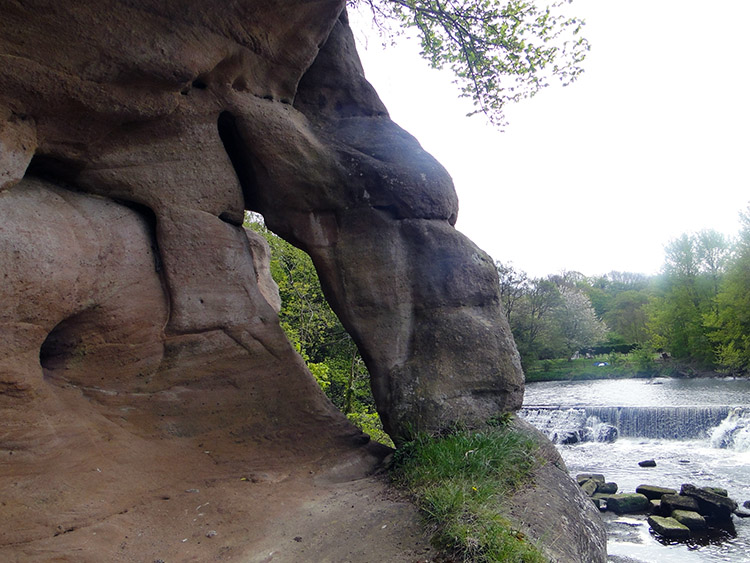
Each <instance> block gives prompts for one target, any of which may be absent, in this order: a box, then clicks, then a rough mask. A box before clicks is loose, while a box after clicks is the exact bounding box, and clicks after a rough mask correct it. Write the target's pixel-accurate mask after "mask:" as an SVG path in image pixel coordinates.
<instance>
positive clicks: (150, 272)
mask: <svg viewBox="0 0 750 563" xmlns="http://www.w3.org/2000/svg"><path fill="white" fill-rule="evenodd" d="M0 14H2V17H0V85H1V86H2V88H0V265H1V266H2V272H3V285H2V287H3V290H2V306H1V307H0V415H1V416H2V427H1V429H0V456H2V457H1V458H0V490H2V491H3V495H4V496H3V497H2V499H0V500H2V506H0V513H2V515H3V518H2V519H3V522H13V523H14V524H13V525H11V526H8V525H4V526H3V527H2V529H0V548H2V549H12V550H15V551H8V552H7V553H9V554H10V555H12V556H16V557H19V556H21V557H23V556H24V555H25V556H28V557H29V558H31V559H39V560H43V559H44V555H43V554H45V553H65V552H67V551H68V550H71V549H74V547H75V548H76V549H78V548H79V547H80V549H81V552H80V554H81V558H80V559H77V560H87V558H89V559H91V560H97V557H99V556H101V553H103V552H104V551H106V550H107V549H108V548H109V547H110V546H112V545H115V544H118V545H121V548H122V550H123V551H122V554H121V555H122V557H123V558H126V559H127V558H128V557H152V558H153V557H156V556H157V555H159V554H162V555H166V556H171V557H178V558H179V557H182V556H184V555H185V554H186V553H188V552H186V551H185V549H188V547H186V545H185V544H186V543H188V544H190V545H192V546H194V548H193V549H194V552H190V553H192V555H193V556H195V557H198V558H199V560H206V559H201V557H207V556H208V555H207V554H209V553H210V554H212V555H211V556H212V557H213V556H214V555H215V553H216V545H214V546H212V547H207V545H206V544H210V541H209V540H207V539H206V538H209V539H210V538H213V537H218V536H217V534H216V533H214V534H213V535H211V534H208V535H206V533H207V532H206V530H204V529H203V527H201V526H203V524H202V523H201V522H198V520H199V517H198V516H195V518H193V516H194V515H193V513H192V512H191V513H190V518H187V517H185V518H184V522H182V521H181V520H180V517H178V516H177V515H182V514H183V508H184V513H185V514H187V512H188V508H187V507H188V505H189V506H190V511H193V507H192V505H193V504H195V505H199V504H200V506H201V507H203V506H205V507H209V506H210V503H211V502H213V503H214V505H213V506H211V508H206V509H205V512H198V513H197V514H200V515H201V517H205V516H204V514H205V513H207V511H209V510H212V509H214V508H216V506H217V505H221V504H222V503H223V506H224V507H225V508H224V510H223V511H219V510H218V509H216V513H215V514H213V516H214V521H215V522H224V523H225V524H226V522H225V521H224V520H222V517H221V514H227V513H228V511H229V512H231V514H232V519H231V520H232V522H233V524H232V525H231V526H230V525H228V524H227V527H226V529H225V530H226V531H225V534H224V538H225V539H224V540H223V542H224V543H223V544H222V548H221V549H223V550H224V551H223V552H222V553H224V554H225V556H226V558H231V557H234V556H242V557H250V556H248V553H249V552H248V551H247V550H248V549H250V548H248V546H249V545H253V546H254V547H253V548H252V549H254V550H255V551H254V552H253V553H258V554H259V553H261V552H262V551H263V549H264V546H265V544H263V541H270V540H269V539H268V538H272V537H275V536H274V535H273V534H274V533H276V534H279V533H282V532H280V531H279V530H278V529H275V530H274V531H273V532H271V531H269V526H270V524H269V522H271V521H272V517H273V515H274V514H275V512H274V511H276V512H278V510H279V506H280V504H279V503H281V505H283V504H284V499H286V501H288V502H290V503H292V502H297V504H299V503H300V502H302V501H300V500H299V499H301V498H302V499H308V500H309V499H310V498H312V497H310V495H311V494H312V493H310V490H312V489H311V487H312V488H314V487H315V486H317V485H316V484H320V483H323V482H324V481H325V482H326V483H331V482H346V481H351V479H352V478H354V477H356V476H361V475H364V474H366V473H367V472H368V471H370V470H371V469H372V468H373V467H375V466H376V465H377V463H378V461H379V460H380V459H381V458H382V457H383V456H384V455H385V453H387V452H386V451H385V449H384V448H381V447H379V446H378V445H377V444H367V439H366V437H364V436H363V435H361V433H359V432H358V431H357V430H355V429H354V428H353V427H351V426H350V425H349V424H348V422H347V421H346V419H345V418H344V417H343V416H342V415H340V413H338V412H337V411H336V410H335V409H334V408H333V407H332V405H331V404H330V403H329V401H328V400H327V399H326V398H325V396H324V395H323V393H322V392H321V391H320V389H319V388H318V387H317V385H316V383H315V381H314V379H313V378H312V376H311V375H310V374H309V372H308V371H307V369H306V367H305V365H304V362H303V361H302V360H301V358H300V357H299V356H298V355H297V354H296V353H295V352H294V351H293V349H292V348H291V346H290V345H289V343H288V341H287V340H286V338H285V336H284V334H283V332H282V331H281V329H280V327H279V323H278V319H277V311H278V294H277V293H275V287H274V285H273V282H272V281H271V280H270V278H269V274H268V255H267V249H266V247H265V245H264V243H263V241H262V240H260V239H259V237H257V236H256V235H254V234H253V233H250V232H246V231H245V230H244V229H243V228H242V221H243V214H244V211H245V210H246V209H249V210H253V211H257V212H260V213H262V214H263V216H264V217H265V220H266V223H267V225H268V226H269V227H270V228H271V229H272V230H273V231H275V232H276V233H278V234H279V235H280V236H282V237H284V238H285V239H287V240H289V241H291V242H292V243H294V244H295V245H297V246H299V247H300V248H302V249H304V250H305V251H306V252H307V253H309V254H310V255H311V256H312V258H313V261H314V263H315V266H316V268H317V270H318V273H319V275H320V278H321V281H322V283H323V286H324V290H325V293H326V296H327V298H328V299H329V301H330V303H331V305H332V307H333V309H334V310H335V312H336V313H337V314H338V315H339V317H340V318H341V319H342V321H343V323H344V325H345V326H346V328H347V330H349V331H350V333H351V334H352V336H353V337H354V339H355V341H356V343H357V345H358V346H359V348H360V350H361V352H362V355H363V357H364V359H365V361H366V363H367V366H368V368H369V370H370V373H371V374H372V388H373V394H374V396H375V399H376V402H377V405H378V410H379V412H380V414H381V417H382V419H383V422H384V425H385V427H386V429H387V431H388V432H389V433H390V434H391V435H392V436H394V438H396V439H397V440H399V439H401V438H403V437H405V436H407V435H408V434H409V433H410V432H413V431H415V430H428V431H429V430H436V429H439V428H442V427H444V426H447V425H449V424H451V423H453V422H456V421H465V422H468V423H474V422H479V421H483V420H486V419H487V418H489V417H490V416H493V415H495V414H498V413H500V412H504V411H512V410H515V409H517V408H518V407H519V406H520V404H521V399H522V392H523V376H522V373H521V369H520V364H519V360H518V355H517V352H516V350H515V346H514V344H513V340H512V337H511V335H510V331H509V329H508V326H507V322H506V321H505V319H504V318H503V316H502V313H501V311H500V307H499V299H498V290H497V280H496V274H495V271H494V267H493V264H492V261H491V260H490V259H489V257H488V256H487V255H486V254H485V253H483V252H482V251H481V250H480V249H478V248H477V247H476V246H475V245H474V244H473V243H471V242H470V241H469V240H468V239H466V238H465V237H464V236H463V235H461V234H460V233H459V232H458V231H456V230H455V229H454V227H453V224H454V223H455V220H456V214H457V201H456V196H455V192H454V190H453V186H452V183H451V179H450V177H449V175H448V174H447V172H446V171H445V170H444V169H443V168H442V167H441V166H440V165H439V164H438V163H437V162H436V161H435V160H434V159H433V158H432V157H431V156H430V155H428V154H427V153H426V152H424V151H423V150H422V148H421V147H420V145H419V143H418V142H417V141H416V140H415V139H414V138H413V137H411V136H410V135H409V134H408V133H406V132H405V131H403V130H402V129H400V128H399V127H398V126H397V125H396V124H395V123H393V122H392V121H391V120H390V118H389V117H388V113H387V111H386V109H385V108H384V107H383V105H382V103H381V102H380V100H379V99H378V97H377V95H376V94H375V92H374V91H373V89H372V88H371V86H370V85H369V84H368V83H367V82H366V80H365V78H364V74H363V70H362V68H361V66H360V63H359V59H358V57H357V54H356V51H355V48H354V44H353V40H352V36H351V32H350V30H349V27H348V23H347V18H346V12H345V11H344V3H343V2H342V1H340V0H322V1H319V2H312V3H310V2H298V1H295V0H268V1H263V0H241V1H237V2H231V3H226V4H218V5H217V4H216V3H215V2H208V1H206V0H184V1H180V2H171V1H170V2H165V1H163V0H159V1H156V0H122V1H114V0H97V1H96V2H93V1H89V0H79V1H75V2H74V1H60V2H54V3H49V2H42V1H30V2H15V1H10V0H0ZM318 474H319V475H320V479H323V481H316V480H315V479H316V478H317V476H318ZM323 475H325V478H324V477H323ZM279 482H284V483H286V485H285V487H284V491H283V492H282V491H279V490H278V489H276V488H274V484H276V483H279ZM247 483H253V484H254V485H256V488H255V489H253V492H252V493H251V492H249V490H248V489H247V485H246V484H247ZM191 484H194V485H195V486H190V485H191ZM305 484H306V485H305ZM240 487H245V489H240ZM305 487H307V488H305ZM303 489H304V490H303ZM206 490H208V491H213V495H214V496H213V497H212V499H213V500H208V499H207V498H203V497H201V498H200V499H198V498H197V496H196V497H195V499H196V500H200V502H193V500H194V498H193V497H191V496H190V495H191V494H194V495H199V494H203V493H200V492H199V491H204V492H205V491H206ZM243 495H249V497H250V498H252V499H253V500H252V502H250V503H249V504H248V503H247V502H246V501H245V502H244V503H243V502H242V501H239V500H237V499H238V498H240V497H243ZM285 495H286V496H285ZM305 495H307V496H305ZM243 498H244V497H243ZM264 499H265V500H264ZM294 499H296V500H294ZM311 502H312V501H311ZM203 503H205V504H203ZM156 505H159V507H160V508H159V509H157V508H156ZM389 506H390V505H389ZM167 507H169V508H167ZM196 510H197V509H196ZM159 514H161V516H159ZM165 515H166V516H165ZM160 518H161V519H160ZM243 519H244V520H243ZM196 522H198V523H196ZM237 522H244V524H242V525H239V524H237ZM217 525H218V524H217ZM180 526H183V527H180ZM154 527H159V528H160V530H161V531H160V532H159V533H156V532H154V531H153V528H154ZM204 527H205V526H204ZM83 530H85V532H84V531H83ZM210 531H211V530H209V532H210ZM214 532H215V531H214ZM84 533H85V540H84V539H83V536H84ZM289 533H291V531H290V532H289ZM122 536H125V538H126V539H123V538H122ZM172 536H174V537H172ZM178 536H179V539H178ZM183 536H185V537H184V538H183ZM118 538H119V539H118ZM201 538H203V542H202V545H203V547H201ZM120 541H121V542H122V543H121V544H119V543H118V542H120ZM172 541H173V542H174V544H172V543H170V542H172ZM178 541H179V542H180V543H181V544H182V545H180V543H177V542H178ZM3 546H4V547H3ZM8 546H11V547H8ZM13 546H15V547H13ZM19 546H20V547H19ZM81 546H84V547H81ZM258 546H260V547H258ZM160 549H161V550H162V551H159V550H160ZM404 549H406V548H404ZM103 550H104V551H103ZM211 550H213V551H211ZM19 553H20V554H21V555H19ZM404 553H405V552H404ZM289 557H291V558H290V559H287V560H294V557H296V555H294V554H293V555H290V556H289ZM332 557H335V556H332ZM405 557H407V556H405ZM386 558H387V557H386ZM143 560H145V559H143ZM249 560H255V559H252V558H251V557H250V558H249ZM257 560H259V561H260V560H270V559H262V558H261V555H258V559H257ZM280 560H283V557H282V559H280ZM392 560H394V561H395V560H397V559H392ZM405 560H406V559H405Z"/></svg>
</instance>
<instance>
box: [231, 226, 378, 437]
mask: <svg viewBox="0 0 750 563" xmlns="http://www.w3.org/2000/svg"><path fill="white" fill-rule="evenodd" d="M245 226H246V227H248V228H250V229H252V230H254V231H255V232H257V233H259V234H260V235H262V236H263V237H264V238H265V239H266V241H267V242H268V244H269V246H270V248H271V264H270V268H271V276H272V277H273V279H274V281H275V282H276V284H277V285H278V286H279V295H280V296H281V311H280V312H279V322H280V323H281V327H282V328H283V329H284V332H285V333H286V335H287V337H288V338H289V340H290V341H291V343H292V344H293V345H294V347H295V348H296V349H297V351H298V352H299V353H300V355H301V356H302V357H303V358H304V360H305V362H306V363H307V366H308V368H309V369H310V371H311V372H312V374H313V375H314V376H315V378H316V379H317V381H318V383H319V384H320V386H321V387H322V388H323V390H324V391H325V393H326V395H328V397H329V398H330V399H331V401H332V402H333V404H334V405H336V406H337V407H338V408H339V409H340V410H341V411H342V412H343V413H344V414H346V415H347V416H348V417H349V418H350V420H352V421H353V422H354V423H355V424H357V425H358V426H360V427H361V428H362V429H363V430H364V431H365V432H367V433H368V434H370V435H371V436H372V437H373V438H375V439H376V440H379V441H381V442H386V443H390V438H388V437H387V435H386V434H384V433H383V430H382V425H380V419H379V417H378V415H377V412H376V409H375V402H374V400H373V398H372V391H371V389H370V377H369V373H368V372H367V368H366V367H365V365H364V362H363V361H362V358H361V357H360V355H359V351H358V350H357V347H356V345H355V344H354V341H353V340H352V338H351V337H350V336H349V334H348V333H347V332H346V330H345V329H344V327H343V325H342V324H341V322H340V321H339V319H338V317H336V315H335V313H334V312H333V311H332V310H331V308H330V307H329V305H328V302H327V301H326V299H325V297H324V295H323V290H322V288H321V287H320V281H319V280H318V275H317V273H316V271H315V267H314V266H313V263H312V260H311V259H310V257H309V256H308V255H307V254H306V253H305V252H303V251H302V250H300V249H298V248H295V247H294V246H292V245H291V244H289V243H288V242H286V241H284V240H283V239H281V238H279V237H277V236H276V235H274V234H273V233H271V232H270V231H269V230H268V229H267V228H266V227H265V225H264V224H263V219H262V217H261V216H259V215H254V214H248V219H247V220H246V222H245Z"/></svg>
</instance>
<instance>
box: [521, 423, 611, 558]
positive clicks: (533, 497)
mask: <svg viewBox="0 0 750 563" xmlns="http://www.w3.org/2000/svg"><path fill="white" fill-rule="evenodd" d="M514 424H515V425H516V428H517V429H519V430H521V431H523V432H527V433H529V434H530V435H532V436H533V437H534V439H535V440H537V441H538V442H539V443H540V444H541V449H540V452H539V456H540V457H541V458H542V459H544V460H546V463H545V464H543V465H542V466H541V467H538V468H537V469H536V471H535V473H534V475H533V479H532V483H531V485H530V486H529V487H527V488H524V489H522V490H520V491H518V492H517V493H516V494H515V496H514V497H513V498H511V499H510V501H509V509H508V514H509V515H510V516H511V517H512V519H513V522H514V525H516V526H518V529H519V530H520V531H521V532H523V533H524V534H526V535H527V536H528V537H530V538H540V539H542V538H543V539H542V541H540V542H539V544H540V546H541V547H542V551H543V553H544V554H545V555H546V556H547V557H548V558H549V560H550V561H560V562H566V563H567V562H569V563H575V562H579V561H592V562H595V561H602V562H603V561H606V560H607V556H606V546H607V533H606V530H605V529H604V524H603V522H602V520H601V517H600V515H599V511H598V510H597V508H596V507H595V505H594V503H592V502H591V499H590V498H589V497H588V496H587V495H586V494H585V493H584V492H583V491H582V490H581V487H580V486H578V485H577V484H576V482H575V481H574V480H573V479H570V478H569V477H568V473H567V469H566V467H565V463H564V462H563V460H562V458H561V457H560V453H559V452H558V451H557V449H556V448H555V447H554V446H553V445H552V444H551V443H550V442H549V441H548V440H547V439H546V438H545V436H544V434H542V433H541V432H540V431H539V430H537V429H536V428H534V427H533V426H531V425H529V424H528V423H527V422H525V421H523V420H521V419H516V420H515V423H514ZM592 481H593V480H592ZM602 481H603V478H602ZM581 515H583V516H584V518H583V519H581Z"/></svg>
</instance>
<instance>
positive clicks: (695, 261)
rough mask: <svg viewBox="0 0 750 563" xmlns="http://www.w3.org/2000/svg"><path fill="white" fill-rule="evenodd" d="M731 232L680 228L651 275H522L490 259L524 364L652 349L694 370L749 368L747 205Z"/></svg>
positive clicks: (749, 234) (733, 371)
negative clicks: (736, 230) (737, 226)
mask: <svg viewBox="0 0 750 563" xmlns="http://www.w3.org/2000/svg"><path fill="white" fill-rule="evenodd" d="M740 217H741V223H742V227H741V231H740V233H738V235H737V236H736V237H735V238H730V237H726V236H724V235H722V234H721V233H718V232H716V231H713V230H708V231H701V232H699V233H691V234H683V235H682V236H680V237H678V238H676V239H675V240H673V241H672V242H671V243H669V244H668V245H667V247H666V249H665V258H664V266H663V268H662V271H661V273H660V274H659V275H656V276H645V275H642V274H636V273H629V272H610V273H609V274H606V275H603V276H597V277H586V276H584V275H582V274H579V273H577V272H564V273H561V274H553V275H549V276H546V277H543V278H529V277H528V276H527V275H526V274H525V273H524V272H521V271H518V270H516V269H514V268H513V267H512V266H510V265H506V264H502V263H499V262H498V263H497V269H498V273H499V275H500V289H501V296H502V300H503V305H504V308H505V313H506V315H507V317H508V320H509V322H510V325H511V330H512V331H513V336H514V337H515V340H516V344H517V346H518V349H519V352H520V353H521V358H522V363H523V364H524V367H526V368H530V367H532V366H534V365H535V363H536V362H537V361H538V360H545V359H554V358H562V357H566V356H567V357H570V356H572V355H573V354H575V353H576V352H580V353H581V354H584V353H586V352H589V353H591V354H610V353H613V352H615V353H630V352H633V351H636V350H637V351H638V352H640V353H651V354H653V355H654V357H655V356H656V354H657V353H660V354H663V355H666V356H668V357H670V358H673V359H674V360H675V361H679V362H683V363H685V364H690V365H693V366H695V367H696V368H698V369H710V370H718V371H722V372H726V373H731V374H743V375H744V374H747V373H748V370H749V368H750V208H749V209H748V211H747V212H744V213H741V214H740Z"/></svg>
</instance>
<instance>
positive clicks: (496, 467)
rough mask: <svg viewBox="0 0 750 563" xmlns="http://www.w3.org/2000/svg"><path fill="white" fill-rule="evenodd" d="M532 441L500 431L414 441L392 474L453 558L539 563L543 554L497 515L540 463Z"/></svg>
mask: <svg viewBox="0 0 750 563" xmlns="http://www.w3.org/2000/svg"><path fill="white" fill-rule="evenodd" d="M536 449H537V445H536V443H535V442H534V441H533V440H532V439H531V438H529V437H528V436H526V435H524V434H521V433H519V432H517V431H514V430H512V429H510V428H507V426H506V425H499V426H496V427H494V428H489V429H487V430H483V431H479V432H472V431H468V430H456V431H455V432H452V433H450V434H448V435H445V436H440V437H429V436H425V435H420V436H418V437H417V438H416V439H415V440H413V441H412V442H408V443H407V444H405V445H403V446H402V447H401V448H400V449H399V450H398V451H397V452H396V455H395V460H394V467H393V471H392V476H393V478H394V480H395V481H396V482H397V483H398V484H400V485H401V486H403V487H404V488H405V489H406V490H408V491H409V492H410V493H411V494H412V495H413V496H414V498H415V499H416V502H417V505H418V506H419V508H420V511H421V512H422V514H423V516H424V517H425V519H426V521H427V523H428V525H429V526H430V527H431V528H432V530H433V531H434V533H433V537H432V543H433V544H434V545H435V547H437V548H439V549H441V550H444V551H446V552H448V553H450V554H451V555H452V556H454V557H455V559H454V560H457V561H465V562H469V561H471V562H476V563H489V562H500V561H502V562H519V563H520V562H524V563H537V562H540V563H541V562H544V561H546V559H545V558H544V556H543V555H542V554H541V552H540V551H539V550H538V548H536V547H535V546H534V545H533V544H532V543H531V542H529V541H528V539H527V538H526V537H525V536H524V535H523V534H522V533H521V532H520V531H518V530H516V529H514V528H513V526H512V524H511V523H510V522H509V521H508V520H507V519H506V518H504V517H503V514H502V510H503V502H504V499H506V498H507V497H508V496H509V495H510V494H511V493H512V492H513V491H514V490H516V489H518V488H519V487H521V486H523V485H524V484H526V483H527V482H528V480H529V477H530V475H531V471H532V469H533V468H534V467H535V465H536V464H537V463H539V461H537V459H536V457H535V452H536Z"/></svg>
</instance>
